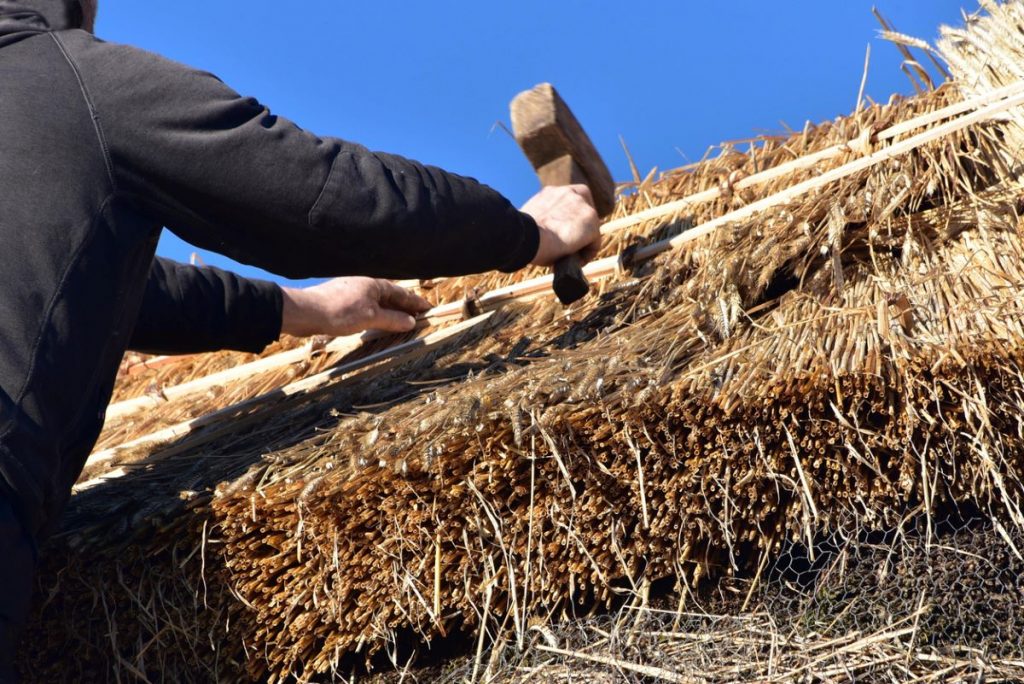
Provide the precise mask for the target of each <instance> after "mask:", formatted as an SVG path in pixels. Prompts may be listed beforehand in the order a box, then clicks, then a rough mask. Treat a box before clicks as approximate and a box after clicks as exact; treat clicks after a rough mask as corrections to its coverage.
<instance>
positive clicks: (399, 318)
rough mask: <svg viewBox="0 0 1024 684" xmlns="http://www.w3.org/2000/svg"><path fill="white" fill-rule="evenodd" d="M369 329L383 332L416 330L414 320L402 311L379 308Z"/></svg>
mask: <svg viewBox="0 0 1024 684" xmlns="http://www.w3.org/2000/svg"><path fill="white" fill-rule="evenodd" d="M369 327H371V328H375V329H377V330H383V331H385V332H409V331H410V330H414V329H415V328H416V319H415V318H414V317H412V316H410V315H409V314H407V313H405V312H404V311H397V310H395V309H385V308H381V309H379V310H378V311H377V316H376V317H375V318H374V319H373V321H372V322H371V323H370V326H369Z"/></svg>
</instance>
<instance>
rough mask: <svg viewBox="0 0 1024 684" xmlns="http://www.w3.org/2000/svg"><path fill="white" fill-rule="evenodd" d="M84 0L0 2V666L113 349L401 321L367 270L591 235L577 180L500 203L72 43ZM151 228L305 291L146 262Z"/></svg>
mask: <svg viewBox="0 0 1024 684" xmlns="http://www.w3.org/2000/svg"><path fill="white" fill-rule="evenodd" d="M95 3H96V0H0V291H2V292H3V295H2V296H0V553H2V554H3V560H2V566H0V568H2V570H0V582H2V584H0V667H3V668H5V669H4V670H3V672H2V673H0V674H2V676H5V677H7V678H12V677H13V670H12V668H11V658H12V654H13V648H14V641H15V637H16V635H17V633H18V630H19V629H20V627H21V625H22V623H23V621H24V619H25V614H26V611H27V609H28V603H29V596H30V594H31V575H32V572H33V568H34V564H35V550H34V549H35V543H36V540H37V539H38V538H39V537H40V535H42V534H45V533H46V531H47V530H49V529H51V528H52V527H53V525H54V523H55V521H56V518H57V516H58V515H59V513H60V511H61V510H62V508H63V507H64V505H65V503H66V501H67V499H68V497H69V495H70V488H71V485H72V484H73V482H74V481H75V479H76V477H77V475H78V474H79V472H80V470H81V468H82V465H83V463H84V462H85V459H86V457H87V455H88V453H89V451H90V449H91V448H92V445H93V443H94V442H95V439H96V437H97V435H98V433H99V430H100V428H101V426H102V423H103V411H104V407H105V405H106V403H107V401H108V399H109V397H110V393H111V390H112V387H113V383H114V377H115V373H116V370H117V366H118V362H119V360H120V358H121V356H122V354H123V352H124V350H125V349H126V348H128V347H132V348H137V349H145V350H149V351H162V352H171V353H173V352H194V351H203V350H213V349H219V348H233V349H242V350H250V351H258V350H259V349H262V348H263V347H264V346H265V345H266V344H267V343H269V342H270V341H272V340H274V339H276V338H277V336H278V335H279V333H280V332H282V331H284V332H288V333H292V334H297V335H307V334H313V333H328V334H345V333H353V332H357V331H359V330H363V329H367V328H381V329H385V330H392V331H401V330H409V329H411V328H412V327H413V324H414V322H413V314H415V313H417V312H420V311H422V310H424V309H426V308H427V304H426V302H425V301H424V300H422V299H421V298H419V297H417V296H415V295H413V294H410V293H407V292H406V291H404V290H402V289H401V288H398V287H397V286H395V285H393V284H391V283H390V282H388V281H385V280H377V279H376V278H413V277H419V278H429V277H438V276H452V275H461V274H467V273H473V272H480V271H486V270H490V269H500V270H503V271H507V272H511V271H515V270H516V269H519V268H522V267H523V266H525V265H526V264H528V263H534V264H539V265H550V264H552V263H553V262H554V261H556V260H557V259H558V258H560V257H561V256H564V255H566V254H570V253H575V252H577V251H580V250H583V251H584V252H585V253H587V254H588V255H592V254H593V253H594V252H595V251H596V249H597V246H598V244H599V240H600V238H599V233H598V230H597V217H596V215H595V213H594V210H593V209H592V208H591V207H590V204H589V195H588V193H587V191H586V188H585V187H582V186H572V187H571V188H561V189H548V190H545V191H543V192H541V193H540V194H539V195H537V196H536V197H534V198H533V199H532V200H530V202H528V203H527V205H526V206H525V207H524V208H523V211H522V212H520V211H517V210H516V209H515V208H514V207H512V206H511V205H510V204H509V203H508V201H507V200H505V199H504V198H503V197H502V196H501V195H499V194H498V193H496V192H494V191H492V190H490V189H489V188H487V187H485V186H482V185H480V184H478V183H477V182H475V181H473V180H471V179H467V178H462V177H459V176H456V175H453V174H449V173H446V172H444V171H441V170H440V169H436V168H431V167H426V166H422V165H420V164H418V163H415V162H412V161H409V160H406V159H402V158H400V157H395V156H391V155H384V154H374V153H371V152H369V151H368V150H366V149H364V148H362V147H360V146H358V145H354V144H352V143H348V142H344V141H341V140H336V139H331V138H319V137H316V136H314V135H311V134H309V133H307V132H304V131H302V130H300V129H298V128H297V127H295V126H294V125H293V124H291V123H290V122H288V121H286V120H284V119H281V118H278V117H276V116H274V115H272V114H271V113H270V112H269V110H267V109H266V108H264V107H263V106H262V105H260V104H259V103H258V102H256V101H255V100H253V99H250V98H243V97H240V96H239V95H237V94H236V93H235V92H233V91H232V90H230V89H229V88H227V87H226V86H224V85H223V84H222V83H221V82H220V81H218V80H217V79H216V78H214V77H213V76H211V75H209V74H206V73H202V72H198V71H194V70H192V69H190V68H187V67H184V66H182V65H179V64H175V63H172V62H169V61H167V60H164V59H162V58H160V57H157V56H155V55H152V54H148V53H145V52H142V51H140V50H136V49H133V48H130V47H125V46H120V45H113V44H109V43H104V42H102V41H99V40H97V39H96V38H94V37H93V36H92V35H91V30H92V26H93V21H94V19H95V13H96V5H95ZM162 226H166V227H168V228H170V229H171V230H172V231H174V232H175V233H177V234H178V235H179V236H181V237H182V238H184V239H186V240H188V241H190V242H192V243H194V244H196V245H199V246H201V247H203V248H206V249H211V250H214V251H218V252H221V253H223V254H227V255H229V256H231V257H233V258H235V259H237V260H240V261H244V262H247V263H251V264H255V265H258V266H261V267H263V268H266V269H268V270H271V271H274V272H276V273H279V274H282V275H285V276H289V277H311V276H353V275H359V276H373V277H372V278H369V277H358V278H352V277H348V278H344V277H343V278H338V279H335V280H332V281H329V282H327V283H325V284H323V285H320V286H317V287H313V288H309V289H306V290H293V289H288V288H279V287H278V286H276V285H273V284H271V283H266V282H258V281H251V280H245V279H242V278H239V277H237V276H234V275H232V274H229V273H225V272H222V271H217V270H215V269H195V268H191V267H186V266H182V265H178V264H174V263H171V262H167V261H163V260H160V259H157V260H155V261H154V258H153V253H154V249H155V246H156V241H157V237H158V234H159V232H160V229H161V227H162Z"/></svg>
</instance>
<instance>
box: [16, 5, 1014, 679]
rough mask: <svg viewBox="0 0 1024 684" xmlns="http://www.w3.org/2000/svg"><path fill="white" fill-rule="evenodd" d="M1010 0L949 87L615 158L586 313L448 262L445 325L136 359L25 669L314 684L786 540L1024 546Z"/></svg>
mask: <svg viewBox="0 0 1024 684" xmlns="http://www.w3.org/2000/svg"><path fill="white" fill-rule="evenodd" d="M990 11H991V13H992V17H991V18H984V19H977V20H974V21H973V23H972V25H971V26H970V27H968V29H966V30H965V31H960V32H952V31H950V32H948V33H947V38H946V40H945V41H944V43H943V55H944V56H945V58H946V59H947V61H948V62H949V65H950V68H951V70H952V71H953V73H954V75H955V76H956V78H955V80H954V81H952V82H951V83H948V84H946V85H943V86H941V87H939V88H938V89H936V90H933V91H929V92H926V93H923V94H920V95H918V96H915V97H912V98H908V99H902V98H893V99H892V100H891V101H890V102H889V103H887V104H878V105H876V104H871V105H870V106H865V107H864V108H862V109H860V110H858V111H856V112H854V113H853V114H851V115H850V116H848V117H843V118H838V119H836V120H834V121H830V122H825V123H822V124H819V125H816V126H812V125H808V126H807V127H806V128H805V129H804V130H802V131H800V132H798V133H794V134H786V135H779V136H774V137H760V138H757V139H754V140H751V141H750V144H749V145H748V146H744V147H741V146H739V145H729V146H725V147H723V148H721V149H720V150H719V154H718V155H717V156H714V157H713V158H709V159H707V160H705V161H703V162H701V163H699V164H695V165H692V166H690V167H686V168H683V169H679V170H677V171H673V172H670V173H667V174H664V175H663V176H662V177H660V178H657V179H653V178H652V179H647V180H644V181H641V182H637V183H634V184H631V186H630V187H628V188H627V190H628V192H626V193H625V194H624V196H623V197H622V199H621V200H620V202H619V205H618V207H617V209H616V213H615V215H614V216H613V221H612V222H611V224H609V226H606V228H617V230H615V231H614V232H611V233H610V234H609V236H608V237H609V239H608V240H607V244H606V247H605V252H604V255H603V256H604V257H606V258H605V260H604V261H602V262H600V263H599V264H598V265H597V266H596V267H594V268H593V269H592V270H593V273H594V274H597V275H607V277H605V278H604V279H603V280H602V281H601V284H600V290H599V291H598V292H597V293H595V294H593V295H592V296H591V297H589V298H588V299H587V300H585V301H584V302H583V303H582V304H581V305H579V306H577V307H574V308H573V309H571V310H568V311H566V310H563V309H562V308H561V306H560V305H558V304H557V302H555V301H553V299H552V298H551V297H548V296H544V295H543V293H541V294H537V293H534V294H532V295H530V296H528V297H520V298H514V297H513V298H511V301H509V299H510V298H509V297H504V299H502V298H496V297H488V296H487V295H486V293H488V292H492V291H493V290H495V288H499V287H505V286H508V285H511V284H514V283H516V282H522V281H524V280H528V279H530V278H533V277H535V276H538V275H540V274H539V273H525V274H516V275H513V276H504V275H500V276H499V275H493V274H492V275H486V276H480V277H474V278H463V279H455V280H449V281H443V282H439V283H434V284H430V285H431V287H430V288H429V289H428V290H426V292H427V293H428V296H430V297H434V298H436V299H435V301H436V302H437V303H439V304H445V303H450V302H454V303H455V304H454V305H453V307H452V310H454V311H456V312H457V311H460V310H462V309H463V308H465V309H467V312H466V317H467V318H468V321H467V322H464V323H461V324H459V325H461V327H460V328H457V330H458V331H459V332H458V334H449V333H444V332H443V331H444V330H449V331H450V330H452V328H450V327H448V326H451V325H452V323H454V322H455V321H457V320H458V319H457V317H444V318H441V317H439V318H434V319H432V323H433V325H432V327H431V328H430V329H427V330H425V331H423V332H422V333H421V335H426V336H427V337H426V338H424V339H426V342H421V343H419V344H416V343H412V344H410V343H405V345H404V346H401V347H396V344H399V343H401V342H403V341H396V340H393V339H392V340H379V339H378V340H373V341H369V342H367V343H365V344H362V345H361V346H359V348H358V349H356V350H355V351H351V350H350V346H348V345H347V344H341V343H334V346H333V347H330V348H331V349H335V350H339V351H337V353H335V354H325V353H322V352H321V353H315V352H314V350H313V349H311V350H310V352H309V353H308V354H306V353H305V352H302V351H299V352H297V353H296V356H298V357H302V358H300V360H299V361H298V362H296V363H291V364H288V365H286V366H283V367H281V368H279V369H275V370H273V371H269V372H266V373H261V374H258V375H254V376H252V377H249V378H245V379H237V378H236V379H235V380H232V381H231V382H230V383H229V384H227V385H226V386H215V387H213V388H206V389H205V390H204V392H203V393H201V394H191V395H188V396H185V397H182V398H180V399H172V400H169V401H164V400H163V399H162V398H161V397H160V391H161V383H164V386H166V387H170V386H171V385H179V384H180V383H182V382H186V381H188V380H191V379H195V378H197V377H202V376H203V375H206V374H208V373H210V372H213V371H215V370H218V371H219V370H223V369H224V368H227V367H231V366H236V367H237V366H239V365H240V364H242V363H244V362H246V361H248V360H251V359H247V358H246V357H243V356H241V355H227V354H222V355H214V356H209V357H202V358H190V359H187V360H186V361H184V362H183V363H182V364H181V365H177V366H176V365H174V364H171V365H168V366H163V367H162V368H160V369H158V370H154V371H143V372H142V373H137V374H135V375H133V376H131V377H130V378H129V379H127V380H126V381H125V382H124V383H123V385H122V389H121V390H120V393H119V395H118V398H119V399H128V398H130V397H132V396H139V395H144V394H146V392H147V391H149V394H150V395H151V396H153V397H155V399H154V401H153V402H150V404H149V405H147V406H146V407H145V409H144V410H143V411H142V412H136V413H131V412H123V413H121V414H120V417H119V418H117V419H116V420H111V421H108V426H107V428H106V430H105V433H104V437H103V438H101V444H100V446H99V447H98V448H100V449H107V450H106V451H104V452H103V453H102V454H101V456H102V458H97V459H96V460H95V461H94V462H93V463H92V464H91V465H90V466H89V468H88V469H87V471H86V474H85V479H87V480H88V482H86V483H84V486H83V487H81V488H80V490H79V492H78V493H77V494H76V496H75V497H74V498H73V501H72V504H71V507H70V509H69V511H68V515H67V516H66V519H65V524H64V526H65V529H64V532H63V533H62V534H61V535H60V536H59V537H58V538H57V539H56V540H54V541H53V542H52V543H51V544H50V546H49V548H48V549H46V551H45V558H44V566H45V569H44V572H43V575H42V577H41V592H40V597H39V598H40V600H39V605H38V611H37V616H36V621H35V625H34V627H33V631H32V634H31V636H30V639H29V640H28V641H27V642H26V648H25V654H26V666H27V668H28V670H29V674H30V675H31V676H32V677H34V678H36V679H40V680H42V679H47V680H52V679H54V678H57V679H59V678H63V677H67V676H68V674H67V672H68V668H70V667H74V668H80V670H81V671H82V672H84V673H92V674H95V673H100V672H103V673H109V672H111V671H116V672H118V673H120V674H122V675H124V676H126V677H129V678H132V677H136V678H139V679H142V678H145V677H150V678H167V679H174V680H181V681H185V680H190V679H191V680H196V681H200V680H201V681H207V680H210V679H213V678H228V679H231V678H239V677H251V678H255V679H261V678H267V679H269V680H271V681H279V680H283V679H286V678H288V677H289V676H295V677H297V678H298V679H299V680H302V681H311V680H314V679H315V680H317V681H319V680H320V679H319V678H322V677H324V676H328V675H329V674H330V673H332V672H335V671H336V669H337V668H338V667H341V666H345V665H347V664H351V663H352V662H354V661H355V660H361V659H362V658H364V657H368V656H373V654H375V653H378V652H379V653H384V654H387V653H388V652H389V651H393V650H394V648H395V644H396V643H405V644H408V643H419V644H424V643H428V642H432V641H436V640H438V639H442V638H444V637H446V636H448V637H450V636H451V635H453V634H464V635H466V638H467V639H471V640H472V643H474V644H479V646H480V649H484V647H485V646H489V645H490V644H491V642H492V641H494V640H496V639H497V640H498V641H499V642H500V643H505V644H513V645H522V644H524V643H527V642H529V641H530V639H531V636H530V635H531V634H532V633H533V630H534V629H535V628H537V627H538V626H542V625H544V624H546V623H547V622H549V621H558V620H560V619H562V618H565V617H568V616H572V615H574V614H575V613H576V612H577V611H580V610H587V611H590V610H596V609H601V608H602V607H608V606H614V605H619V604H621V602H623V601H636V602H639V603H641V604H646V602H647V600H648V599H650V597H651V591H652V590H651V588H652V586H657V585H658V583H659V582H666V581H667V582H668V583H669V585H670V588H671V585H674V587H675V592H676V593H677V594H678V595H679V596H682V597H683V598H686V597H690V599H688V600H697V599H696V598H695V597H699V596H700V595H702V593H706V592H709V591H713V588H714V587H726V586H730V583H735V582H737V581H740V580H742V581H745V582H747V583H748V584H747V585H744V586H746V587H747V588H748V590H749V594H747V597H748V598H749V597H750V596H753V595H754V588H756V587H757V585H758V583H759V582H763V581H765V580H764V577H763V575H764V572H765V568H769V567H773V564H774V563H776V562H777V560H778V558H779V557H780V554H784V553H791V551H787V549H792V548H793V547H794V545H803V546H804V547H805V548H806V549H807V550H808V551H809V552H810V553H811V555H812V556H813V552H814V549H816V548H818V545H819V542H820V540H821V539H822V538H831V537H830V535H835V534H837V533H838V532H840V531H849V530H864V529H867V530H883V529H884V530H891V529H892V528H894V527H900V526H901V525H908V524H913V525H919V524H921V523H920V521H921V520H922V519H923V520H924V521H925V527H927V528H928V529H931V527H930V526H931V525H932V523H933V522H934V521H935V520H938V519H940V518H941V519H945V518H946V517H948V516H949V514H950V512H951V511H954V510H956V511H964V510H967V509H970V510H975V511H978V512H980V513H981V514H982V517H984V518H985V519H986V520H988V521H989V524H990V525H995V526H996V527H994V528H993V529H998V530H1001V532H1000V533H999V534H1000V536H998V537H997V538H998V539H1005V540H1006V542H1007V544H1009V545H1010V546H1011V547H1012V541H1011V540H1012V539H1014V538H1019V535H1018V534H1017V531H1016V530H1017V529H1018V528H1021V529H1024V514H1022V512H1021V509H1020V494H1021V484H1022V483H1021V478H1020V475H1019V474H1020V473H1021V472H1022V470H1021V468H1022V466H1024V463H1022V459H1024V431H1022V428H1021V425H1022V423H1021V421H1022V418H1021V416H1022V415H1024V414H1022V405H1021V403H1022V397H1024V375H1022V372H1021V361H1022V357H1024V317H1022V315H1021V314H1022V307H1024V301H1022V297H1021V283H1022V282H1024V263H1022V261H1021V257H1022V254H1021V251H1022V250H1021V247H1022V245H1021V236H1022V233H1021V218H1020V209H1021V204H1020V200H1021V198H1022V194H1021V186H1020V183H1019V181H1018V178H1019V164H1020V162H1019V159H1020V158H1021V156H1020V155H1019V154H1018V151H1017V149H1016V143H1015V142H1014V141H1015V140H1016V139H1017V129H1016V118H1015V117H1014V118H1008V116H1007V112H1009V113H1010V114H1013V113H1014V112H1019V111H1020V107H1019V106H1020V104H1021V103H1022V102H1024V95H1022V93H1024V85H1020V84H1019V82H1018V81H1017V79H1019V78H1020V76H1021V73H1020V72H1021V71H1022V70H1024V4H1021V3H1019V2H1013V3H1008V4H1007V5H1005V6H1003V7H996V6H993V7H991V8H990ZM979 41H981V43H980V44H981V45H982V46H983V47H982V49H981V51H980V52H979V49H978V48H976V47H972V46H977V45H979ZM995 42H998V44H999V46H1000V47H999V50H998V54H999V55H1000V59H999V60H994V59H991V52H989V48H988V47H986V46H989V45H990V44H993V43H995ZM982 53H983V54H982ZM1013 107H1016V109H1014V108H1013ZM658 207H661V208H662V209H658ZM666 207H667V208H666ZM652 208H653V209H652ZM623 255H625V256H623ZM646 257H650V258H646ZM616 264H618V265H619V266H620V268H618V269H615V268H613V267H614V266H615V265H616ZM467 292H471V293H474V296H473V299H472V301H470V302H469V303H468V304H467V305H466V306H462V305H460V304H459V303H458V302H460V301H461V300H462V299H463V298H465V297H466V295H467ZM499 299H502V301H501V302H500V306H497V304H498V303H499V302H498V300H499ZM492 305H494V306H495V307H496V308H497V312H496V313H494V314H493V315H489V316H487V315H478V314H479V313H480V311H479V308H481V307H482V308H484V309H486V308H488V307H489V306H492ZM444 311H447V309H445V310H444ZM439 331H441V332H439ZM446 335H449V336H447V337H446ZM297 344H299V343H297V342H285V343H284V345H283V347H282V348H280V349H275V350H272V353H280V352H281V351H283V348H284V347H288V346H291V347H294V346H296V345H297ZM396 349H397V350H398V351H395V350H396ZM389 350H390V351H389ZM374 354H375V355H374ZM367 357H369V359H370V361H366V359H367ZM360 359H363V361H360ZM339 363H340V364H341V365H340V366H339V365H337V364H339ZM330 368H333V370H328V369H330ZM325 370H327V371H328V374H327V375H322V374H321V375H317V373H322V372H324V371H325ZM300 377H303V378H309V377H312V378H313V380H312V381H308V380H307V381H302V382H300V383H299V384H286V383H294V382H295V381H296V380H298V379H299V378H300ZM154 381H155V382H156V383H157V384H156V385H155V386H151V385H152V383H153V382H154ZM282 385H284V389H280V388H281V387H282ZM275 388H277V389H276V390H275ZM254 397H255V399H254ZM241 400H246V401H245V403H242V404H239V403H238V402H239V401H241ZM211 411H217V413H216V414H215V417H214V418H212V419H206V420H204V421H201V423H202V424H201V425H196V424H192V425H188V424H182V421H183V420H186V419H191V418H194V417H196V416H200V415H203V414H208V413H210V412H211ZM167 428H174V429H173V430H171V431H169V432H163V433H160V434H163V435H175V438H174V439H173V440H171V441H170V442H166V443H156V442H154V441H153V440H147V439H145V438H144V437H145V436H146V435H148V434H151V433H153V432H154V431H158V430H161V429H164V430H166V429H167ZM139 438H143V439H139ZM125 442H129V443H132V444H133V446H131V447H130V448H124V449H116V448H115V449H112V450H111V449H109V448H110V447H115V446H116V445H118V444H124V443H125ZM105 474H106V475H107V477H106V479H104V478H103V476H104V475H105ZM97 478H99V479H97ZM929 534H930V533H929ZM936 534H938V532H936ZM930 538H931V537H928V539H930ZM986 543H988V542H986ZM928 548H929V550H930V548H931V547H930V546H929V547H928ZM1012 548H1016V547H1012ZM812 560H813V559H812ZM768 574H770V573H768ZM742 607H743V608H746V607H747V606H746V605H744V606H742ZM736 619H740V618H739V617H737V618H736ZM676 624H678V622H677V623H676ZM830 624H832V625H835V624H840V623H838V622H832V623H830ZM677 631H678V630H677ZM734 631H735V630H734ZM730 633H732V632H730ZM901 634H902V633H901ZM847 635H849V633H848V634H847ZM826 642H827V639H826V640H825V642H814V643H816V644H817V645H815V648H821V647H822V646H821V643H826ZM940 642H941V639H938V641H937V643H939V646H941V645H942V644H941V643H940ZM808 643H811V642H808ZM835 643H840V642H838V641H837V642H835ZM842 643H845V644H846V645H847V646H849V645H850V644H859V643H860V641H858V639H856V638H851V639H850V640H849V641H848V642H842ZM875 643H878V642H877V641H872V642H870V643H869V645H871V644H875ZM663 645H664V644H663ZM826 645H827V644H826ZM955 645H957V646H959V645H961V644H960V643H959V642H958V643H957V644H955ZM968 645H970V644H968ZM500 651H501V648H500V646H499V647H496V648H495V651H494V652H495V653H497V652H500ZM556 651H557V649H556ZM806 653H807V652H806V651H805V652H804V654H805V655H806ZM58 656H59V659H58ZM886 657H888V656H886ZM909 657H910V656H908V658H909ZM943 657H946V656H943ZM1018 659H1019V658H1018ZM811 660H812V661H813V658H811ZM787 662H788V661H787ZM887 662H888V661H887ZM908 663H909V661H908ZM921 663H924V661H920V662H918V661H915V663H914V664H915V666H917V665H921ZM829 664H830V666H832V665H833V663H832V662H831V661H829ZM926 665H927V664H926V663H925V665H922V667H925V666H926ZM908 667H909V665H908ZM51 668H52V669H51ZM936 668H938V665H936ZM708 669H709V671H710V669H711V668H708ZM805 669H806V668H805ZM723 671H724V670H723ZM812 671H813V668H812ZM915 671H920V670H915ZM936 671H937V669H936ZM641 674H643V673H642V672H641ZM662 674H663V672H662ZM647 675H648V676H659V675H657V673H655V674H652V673H651V672H648V673H647ZM748 675H749V676H758V675H756V674H750V673H749V672H748ZM679 681H683V679H680V680H679Z"/></svg>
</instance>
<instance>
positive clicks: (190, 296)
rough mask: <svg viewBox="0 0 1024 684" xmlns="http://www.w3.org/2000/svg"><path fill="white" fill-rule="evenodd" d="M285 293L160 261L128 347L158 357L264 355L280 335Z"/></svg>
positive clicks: (263, 284) (225, 274)
mask: <svg viewBox="0 0 1024 684" xmlns="http://www.w3.org/2000/svg"><path fill="white" fill-rule="evenodd" d="M281 305H282V300H281V289H280V288H279V287H278V286H277V285H275V284H274V283H270V282H266V281H263V280H253V279H248V278H242V277H240V276H237V275H235V274H233V273H229V272H227V271H222V270H220V269H218V268H212V267H203V268H196V267H194V266H186V265H185V264H179V263H176V262H174V261H169V260H166V259H160V258H157V259H156V260H154V261H153V266H152V268H151V269H150V272H149V280H148V281H147V282H146V291H145V294H144V295H143V299H142V309H141V311H140V312H139V318H138V320H137V322H136V324H135V330H134V332H133V333H132V338H131V341H130V343H129V348H131V349H134V350H137V351H145V352H149V353H156V354H189V353H193V352H204V351H215V350H218V349H235V350H238V351H247V352H260V351H262V350H263V348H264V347H266V346H267V345H268V344H270V343H271V342H273V341H274V340H276V339H277V338H278V336H279V335H280V333H281Z"/></svg>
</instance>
